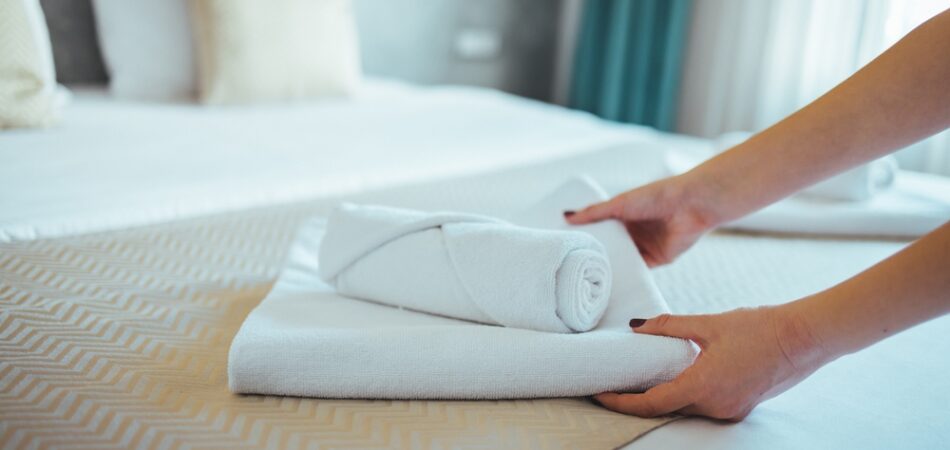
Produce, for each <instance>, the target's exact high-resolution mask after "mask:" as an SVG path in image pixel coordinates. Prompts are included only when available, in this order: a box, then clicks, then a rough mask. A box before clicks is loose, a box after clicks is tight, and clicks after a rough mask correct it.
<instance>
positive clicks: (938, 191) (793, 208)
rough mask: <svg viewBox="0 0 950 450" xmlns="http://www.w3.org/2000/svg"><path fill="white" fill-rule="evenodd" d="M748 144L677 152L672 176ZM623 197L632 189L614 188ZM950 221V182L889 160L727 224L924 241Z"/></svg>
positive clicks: (670, 163)
mask: <svg viewBox="0 0 950 450" xmlns="http://www.w3.org/2000/svg"><path fill="white" fill-rule="evenodd" d="M744 138H745V134H744V133H740V134H739V136H738V137H735V136H732V135H729V136H725V137H723V138H720V139H719V141H718V142H720V143H719V144H717V145H716V146H715V147H716V148H715V149H708V150H707V151H687V150H685V149H676V150H671V151H670V152H669V153H667V155H666V162H667V167H668V169H669V171H670V174H672V175H676V174H680V173H683V172H685V171H687V170H689V169H691V168H693V167H694V166H696V165H698V164H700V163H702V162H703V161H705V160H706V159H707V158H710V157H712V156H714V155H715V153H716V151H714V150H719V151H721V150H725V149H726V148H728V147H729V146H730V145H724V144H722V142H730V143H733V144H734V143H738V142H741V140H743V139H744ZM612 188H615V189H612V190H616V191H618V192H619V191H621V190H626V189H629V188H630V186H615V187H614V186H612ZM947 220H950V178H947V177H943V176H938V175H931V174H924V173H915V172H911V171H904V170H897V166H896V164H895V163H894V160H893V158H890V157H888V158H883V159H879V160H876V161H872V162H871V163H868V164H865V165H864V166H861V167H858V168H856V169H852V170H850V171H848V172H845V173H842V174H840V175H838V176H835V177H833V178H831V179H829V180H826V181H824V182H822V183H819V184H817V185H815V186H812V187H810V188H808V189H806V190H804V191H802V192H801V193H799V194H796V195H793V196H791V197H789V198H786V199H784V200H781V201H778V202H776V203H774V204H772V205H769V206H767V207H765V208H763V209H761V210H759V211H756V212H753V213H752V214H749V215H747V216H745V217H742V218H739V219H737V220H735V221H733V222H730V223H728V224H725V225H724V226H723V228H732V229H740V230H752V231H765V232H779V233H807V234H823V235H835V236H887V237H899V238H913V237H917V236H922V235H924V234H927V233H929V232H930V231H932V230H934V229H936V228H938V227H940V226H941V225H943V224H944V223H945V222H946V221H947Z"/></svg>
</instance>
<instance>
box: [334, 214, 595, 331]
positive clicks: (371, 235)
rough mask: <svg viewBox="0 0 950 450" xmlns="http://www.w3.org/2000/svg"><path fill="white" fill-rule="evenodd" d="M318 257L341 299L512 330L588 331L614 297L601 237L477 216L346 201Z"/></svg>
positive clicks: (335, 218) (335, 217) (335, 215)
mask: <svg viewBox="0 0 950 450" xmlns="http://www.w3.org/2000/svg"><path fill="white" fill-rule="evenodd" d="M319 258H320V266H319V271H320V277H321V278H322V279H324V280H325V281H327V282H328V283H330V284H332V285H334V286H335V287H336V289H337V291H338V292H339V293H341V294H343V295H347V296H351V297H356V298H362V299H366V300H371V301H375V302H379V303H386V304H389V305H394V306H400V307H406V308H410V309H414V310H418V311H424V312H428V313H433V314H439V315H443V316H448V317H454V318H460V319H466V320H471V321H475V322H482V323H490V324H496V325H503V326H507V327H517V328H525V329H532V330H539V331H551V332H561V333H567V332H577V331H588V330H590V329H592V328H593V327H594V326H595V325H597V323H598V322H599V321H600V319H601V317H602V316H603V314H604V311H605V310H606V309H607V303H608V299H609V298H610V289H611V269H610V262H609V260H608V259H607V254H606V250H605V249H604V247H603V245H602V244H601V243H600V242H599V241H597V239H595V238H594V237H593V236H591V235H589V234H587V233H583V232H579V231H553V230H541V229H534V228H525V227H519V226H516V225H513V224H510V223H508V222H505V221H502V220H498V219H494V218H490V217H485V216H478V215H471V214H456V213H424V212H419V211H411V210H404V209H396V208H388V207H381V206H361V205H353V204H343V205H341V206H340V207H339V208H337V209H336V210H334V212H333V213H332V214H331V215H330V217H329V218H328V220H327V231H326V235H325V237H324V238H323V243H322V244H321V246H320V252H319Z"/></svg>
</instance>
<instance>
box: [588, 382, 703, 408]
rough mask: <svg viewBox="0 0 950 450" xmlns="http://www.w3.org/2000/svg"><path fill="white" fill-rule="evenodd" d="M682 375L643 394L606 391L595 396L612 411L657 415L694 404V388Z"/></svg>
mask: <svg viewBox="0 0 950 450" xmlns="http://www.w3.org/2000/svg"><path fill="white" fill-rule="evenodd" d="M685 383H686V382H684V381H682V380H681V377H679V378H676V379H674V380H673V381H671V382H669V383H664V384H660V385H657V386H655V387H653V388H650V389H649V390H647V391H646V392H644V393H642V394H615V393H612V392H605V393H603V394H598V395H595V396H594V399H596V400H597V401H598V402H600V404H601V405H604V407H605V408H607V409H610V410H612V411H617V412H621V413H624V414H631V415H634V416H639V417H656V416H662V415H664V414H669V413H671V412H673V411H678V410H680V409H683V408H685V407H687V406H689V405H691V404H692V398H693V396H692V388H690V387H689V385H688V384H685Z"/></svg>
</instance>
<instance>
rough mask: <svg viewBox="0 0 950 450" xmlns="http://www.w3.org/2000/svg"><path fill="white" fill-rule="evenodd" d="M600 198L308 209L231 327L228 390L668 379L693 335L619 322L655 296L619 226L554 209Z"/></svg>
mask: <svg viewBox="0 0 950 450" xmlns="http://www.w3.org/2000/svg"><path fill="white" fill-rule="evenodd" d="M605 198H606V196H605V194H604V193H603V191H602V190H601V189H600V188H599V187H598V186H596V185H595V184H593V183H592V182H591V181H589V180H583V179H582V180H572V181H570V182H568V183H565V184H564V185H563V186H561V187H559V188H558V189H556V190H555V191H554V192H552V193H551V194H550V195H549V196H546V197H545V198H543V199H541V200H540V201H539V202H537V203H536V204H535V205H533V206H532V207H530V208H527V209H524V210H521V211H515V212H511V213H510V214H509V215H507V216H505V219H506V221H500V220H497V219H492V218H487V217H483V216H473V215H466V214H426V213H419V212H413V211H405V210H393V209H388V208H378V207H364V206H352V205H349V206H344V207H342V208H340V209H339V210H338V211H336V212H335V213H333V215H332V216H331V217H329V218H328V220H324V219H322V218H318V219H314V220H312V221H309V222H308V223H306V224H304V225H303V227H302V228H301V230H300V233H299V235H298V237H297V239H296V241H295V242H294V244H293V246H292V247H291V249H290V252H289V255H288V259H287V263H286V265H285V267H284V269H283V270H282V271H281V273H280V276H279V278H278V280H277V283H276V284H275V285H274V288H273V289H272V290H271V292H270V293H268V294H267V298H265V299H264V300H263V301H262V302H261V304H260V305H259V306H258V307H257V308H255V309H254V311H252V312H251V314H250V315H249V316H248V317H247V320H246V321H245V322H244V324H243V325H242V326H241V329H240V331H238V333H237V335H236V336H235V337H234V342H233V343H232V344H231V351H230V354H229V357H228V378H229V385H230V388H231V390H232V391H234V392H240V393H255V394H275V395H304V396H315V397H330V398H386V399H406V398H408V399H423V398H426V399H507V398H538V397H563V396H582V395H591V394H596V393H599V392H606V391H611V392H630V391H634V392H639V391H643V390H645V389H649V388H650V387H652V386H655V385H657V384H659V383H664V382H667V381H669V380H671V379H673V378H674V377H675V376H676V375H677V374H679V373H680V372H681V371H682V370H683V369H685V368H686V367H688V366H689V365H690V364H691V363H692V362H693V358H695V356H696V354H697V349H696V348H695V346H694V345H693V344H691V343H690V342H688V341H685V340H682V339H676V338H669V337H664V336H651V335H647V334H640V333H631V332H630V328H629V327H628V325H627V322H628V321H629V320H630V318H631V317H653V316H656V315H658V314H661V313H664V312H668V311H669V310H668V308H667V307H666V302H665V301H664V300H663V297H662V296H661V295H660V292H659V290H658V289H657V287H656V285H655V283H654V282H653V277H652V276H651V274H650V271H649V270H648V269H647V266H646V264H645V263H644V262H643V259H642V258H641V257H640V255H639V253H638V252H637V249H636V246H635V245H634V244H633V242H632V241H631V240H630V237H629V235H628V234H627V232H626V230H625V229H624V227H623V225H621V224H620V223H617V222H615V221H606V222H600V223H596V224H590V225H583V226H578V227H573V226H569V225H568V224H567V223H566V222H565V221H564V217H563V215H562V212H563V211H564V210H567V209H577V208H581V207H583V206H585V205H588V204H590V203H593V202H597V201H601V200H604V199H605ZM516 225H517V226H516ZM542 230H547V231H542ZM600 252H605V253H602V255H605V257H606V259H607V260H608V261H609V265H607V263H606V262H604V261H599V258H597V257H595V256H594V254H597V253H600ZM611 271H612V272H611ZM601 272H603V274H602V273H601ZM610 273H612V276H613V280H612V282H611V280H610V277H609V276H607V274H610ZM619 274H622V275H619ZM456 278H457V279H456ZM324 279H327V280H330V282H331V283H327V282H326V281H324ZM341 292H346V293H349V294H348V295H347V296H344V295H341ZM608 292H609V302H608V301H607V298H608V297H607V296H606V294H607V293H608ZM350 295H356V296H359V297H361V298H363V299H366V300H372V301H364V300H359V299H353V298H352V297H350ZM565 299H568V300H570V299H573V300H570V301H573V302H575V303H574V305H573V306H570V305H568V306H565V305H564V302H565ZM607 303H609V305H608V304H607ZM391 305H402V306H404V307H403V308H394V307H393V306H391ZM605 306H606V308H607V310H606V312H602V311H601V308H603V307H605ZM420 311H428V312H420ZM433 313H434V314H433ZM601 314H602V315H603V317H602V318H601V317H600V316H601ZM446 316H452V317H461V318H464V319H467V320H456V319H453V318H449V317H446ZM597 319H600V320H599V323H597V322H598V320H597ZM479 322H489V323H493V324H503V325H508V326H497V325H489V324H483V323H479ZM592 323H597V325H596V326H595V327H593V329H590V331H586V332H583V333H579V332H578V333H570V332H554V333H552V332H548V331H537V330H536V329H539V328H540V329H545V330H549V331H572V330H583V329H585V328H588V327H589V326H591V325H590V324H592ZM526 328H534V329H526Z"/></svg>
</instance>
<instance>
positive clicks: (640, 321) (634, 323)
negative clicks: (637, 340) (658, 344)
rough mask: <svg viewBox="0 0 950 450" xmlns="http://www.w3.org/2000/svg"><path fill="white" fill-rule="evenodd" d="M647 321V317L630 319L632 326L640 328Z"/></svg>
mask: <svg viewBox="0 0 950 450" xmlns="http://www.w3.org/2000/svg"><path fill="white" fill-rule="evenodd" d="M645 323H647V320H646V319H630V328H640V327H641V326H643V324H645Z"/></svg>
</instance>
